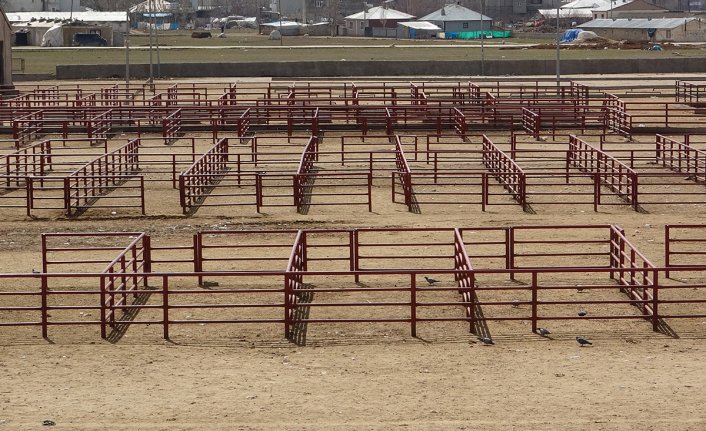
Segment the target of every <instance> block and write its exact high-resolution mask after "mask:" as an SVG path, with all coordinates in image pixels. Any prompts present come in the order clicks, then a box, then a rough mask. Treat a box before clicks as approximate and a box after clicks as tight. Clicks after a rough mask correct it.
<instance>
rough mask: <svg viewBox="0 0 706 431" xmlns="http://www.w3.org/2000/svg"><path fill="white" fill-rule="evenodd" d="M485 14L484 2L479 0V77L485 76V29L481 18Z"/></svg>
mask: <svg viewBox="0 0 706 431" xmlns="http://www.w3.org/2000/svg"><path fill="white" fill-rule="evenodd" d="M484 14H485V0H480V76H485V29H484V26H483V18H484V16H483V15H484Z"/></svg>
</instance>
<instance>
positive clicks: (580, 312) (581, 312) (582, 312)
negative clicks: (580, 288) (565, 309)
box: [578, 310, 588, 317]
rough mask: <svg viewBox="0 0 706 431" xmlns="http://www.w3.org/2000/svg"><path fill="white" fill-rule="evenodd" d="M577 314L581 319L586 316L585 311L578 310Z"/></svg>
mask: <svg viewBox="0 0 706 431" xmlns="http://www.w3.org/2000/svg"><path fill="white" fill-rule="evenodd" d="M578 314H579V316H581V317H583V316H585V315H587V314H588V311H586V310H579V313H578Z"/></svg>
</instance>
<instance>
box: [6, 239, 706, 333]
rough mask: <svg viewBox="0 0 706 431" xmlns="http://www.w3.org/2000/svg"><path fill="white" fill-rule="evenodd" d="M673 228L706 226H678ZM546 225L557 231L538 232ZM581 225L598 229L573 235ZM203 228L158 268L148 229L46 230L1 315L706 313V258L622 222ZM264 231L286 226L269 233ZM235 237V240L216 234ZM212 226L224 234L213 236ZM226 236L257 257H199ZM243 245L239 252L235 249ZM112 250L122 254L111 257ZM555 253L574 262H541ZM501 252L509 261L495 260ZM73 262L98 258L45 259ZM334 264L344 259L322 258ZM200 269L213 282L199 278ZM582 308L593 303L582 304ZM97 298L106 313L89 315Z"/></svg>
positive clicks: (17, 323) (237, 320)
mask: <svg viewBox="0 0 706 431" xmlns="http://www.w3.org/2000/svg"><path fill="white" fill-rule="evenodd" d="M677 228H684V229H687V230H688V229H694V228H698V229H703V226H693V225H690V226H682V227H679V226H670V227H669V229H677ZM542 230H546V231H547V232H553V233H554V235H551V236H546V235H541V234H540V235H529V234H530V233H532V232H533V231H534V232H537V231H540V233H541V231H542ZM577 231H582V232H584V234H588V235H589V236H585V235H583V236H578V237H576V236H572V235H575V234H577ZM601 232H603V233H602V234H601ZM202 234H203V235H197V237H195V239H194V244H195V245H194V250H195V252H194V254H193V262H194V263H195V264H196V267H197V268H199V269H201V271H200V272H188V271H187V272H161V273H153V272H151V266H152V264H153V263H154V262H156V261H157V260H158V259H153V257H152V255H153V252H154V251H155V249H153V247H152V245H151V241H150V237H149V236H147V235H145V234H141V233H103V234H91V233H85V234H81V233H79V234H46V235H45V236H44V237H43V256H44V259H43V261H44V264H43V271H42V272H41V273H38V274H1V275H0V297H2V299H3V301H2V302H1V303H2V305H0V311H2V316H3V317H2V320H0V327H21V326H38V327H40V328H41V330H42V334H43V336H45V337H48V336H49V331H48V330H49V328H50V327H54V326H59V325H61V326H66V325H72V326H96V325H97V326H100V328H101V336H103V337H106V338H111V337H112V336H113V333H114V332H115V331H118V330H120V329H119V328H118V327H119V326H122V327H127V326H132V325H148V324H150V325H151V324H154V325H159V326H160V327H162V329H163V335H164V337H165V338H169V337H170V330H171V329H172V328H173V327H175V326H179V325H183V324H195V323H201V324H214V323H230V324H245V323H248V324H259V325H264V324H274V325H278V326H279V325H281V326H280V327H282V328H283V329H284V335H285V337H287V338H289V339H295V340H296V339H301V338H302V334H301V333H302V332H306V327H307V326H308V325H310V324H342V323H367V324H370V323H401V324H405V325H408V326H409V328H410V331H411V333H412V335H414V336H416V335H417V332H418V328H417V326H418V324H420V323H422V324H426V323H432V322H454V321H455V322H459V323H463V324H465V325H469V327H470V328H471V331H474V332H478V327H479V326H478V325H487V323H490V322H494V321H518V322H527V323H529V327H528V329H531V330H533V331H536V330H537V328H538V326H539V324H540V323H541V322H546V321H558V320H573V321H575V322H577V323H576V324H579V325H580V323H578V322H583V321H591V320H607V319H612V320H628V319H630V320H643V321H646V322H648V323H649V324H650V326H651V327H652V329H653V330H662V328H663V327H664V325H665V322H664V320H665V319H697V318H698V319H703V318H704V317H706V297H705V296H704V292H705V291H706V284H704V283H703V280H704V278H705V277H706V267H705V266H698V265H691V266H681V265H671V266H666V267H663V268H660V267H656V266H655V265H653V264H652V263H651V262H650V261H649V260H648V258H647V257H645V256H644V255H643V254H642V253H641V252H640V251H639V250H638V249H637V248H636V247H635V246H634V245H633V244H632V243H631V242H630V240H629V239H628V238H627V237H626V236H625V234H624V232H623V231H622V229H620V228H619V227H617V226H610V225H596V226H515V227H508V228H488V227H479V228H474V227H466V228H457V229H449V228H442V229H353V230H321V231H318V230H300V231H282V232H277V231H267V232H265V231H262V232H261V231H249V232H247V231H238V232H224V231H211V232H203V233H202ZM269 235H272V236H273V238H278V239H275V241H274V242H272V241H269V242H270V244H269V245H268V244H266V243H267V242H268V241H267V237H268V236H269ZM283 235H284V236H283ZM526 235H529V236H526ZM525 236H526V238H525ZM230 237H233V238H237V239H238V240H237V241H235V242H233V241H226V242H223V241H221V240H223V239H226V240H227V239H228V238H230ZM285 237H287V238H290V242H289V244H286V243H284V242H283V241H282V238H285ZM666 237H667V238H669V239H670V244H671V245H672V251H671V253H672V254H674V253H676V250H674V248H675V244H676V242H681V239H676V238H674V237H673V236H671V235H670V233H669V232H668V233H666ZM119 238H121V239H119ZM246 238H250V240H249V241H252V242H249V243H248V242H247V241H246V240H245V239H246ZM581 238H583V239H581ZM110 239H112V241H113V242H112V243H111V242H105V241H108V240H110ZM206 239H208V240H209V241H214V242H215V243H216V244H217V245H207V244H204V241H205V240H206ZM292 240H293V242H291V241H292ZM96 241H99V242H96ZM100 241H104V242H100ZM242 241H245V242H242ZM62 242H63V245H62ZM116 242H117V244H116ZM90 244H93V245H90ZM96 244H98V245H96ZM273 244H274V245H278V247H280V248H281V249H282V253H278V252H275V254H274V255H273V254H272V253H270V254H269V256H268V257H269V258H270V259H277V260H278V261H280V262H281V265H282V266H281V269H277V268H276V267H275V268H273V267H272V263H271V262H272V261H268V262H264V261H262V260H260V259H259V258H256V257H255V256H254V255H253V254H252V252H247V250H248V248H253V247H254V250H261V251H265V252H266V251H267V250H268V249H269V246H271V245H273ZM180 247H182V246H171V247H163V248H162V250H163V252H164V253H167V252H169V250H170V249H174V250H175V249H177V248H180ZM182 248H183V247H182ZM186 249H187V250H188V249H189V247H187V248H186ZM219 249H220V250H221V251H220V256H223V257H225V258H226V260H227V261H232V262H239V261H248V262H250V263H253V264H255V265H259V266H260V269H235V270H223V271H212V270H208V269H205V268H203V265H204V263H205V262H207V261H211V262H216V263H218V262H223V259H222V258H218V257H217V256H219V254H216V255H214V257H210V258H208V259H209V260H206V259H204V256H205V255H206V251H207V250H211V251H213V252H215V251H217V250H219ZM237 249H240V250H242V251H243V254H239V253H235V254H233V253H230V254H229V253H227V251H229V250H237ZM287 249H288V250H289V251H287ZM275 250H276V249H275ZM469 250H471V251H472V252H473V253H472V254H469ZM81 253H83V254H82V255H80V256H79V255H78V254H81ZM97 253H103V254H101V255H98V254H97ZM110 253H113V257H112V258H106V257H105V256H108V255H110ZM278 254H281V256H278ZM332 254H333V256H334V257H333V258H332V257H331V255H332ZM287 256H288V257H287ZM556 258H561V259H563V260H565V261H567V262H568V264H566V265H561V266H557V265H546V264H542V263H541V262H552V261H555V260H556ZM493 261H496V262H499V263H500V265H494V264H489V262H493ZM407 262H411V264H408V263H407ZM474 262H476V263H474ZM521 262H526V263H524V264H523V263H521ZM533 262H536V263H538V264H536V263H534V264H533ZM572 263H573V264H572ZM223 264H224V263H221V265H223ZM67 265H68V266H69V267H72V268H76V269H78V270H79V271H80V270H81V269H82V268H86V267H87V266H90V265H93V266H98V267H101V266H102V268H103V270H102V271H95V272H83V271H80V272H76V273H70V272H66V271H64V272H63V273H56V272H50V271H49V268H53V267H55V266H56V267H58V266H63V267H66V266H67ZM263 266H266V267H267V268H268V269H267V270H262V267H263ZM331 267H334V268H337V269H335V270H331V269H326V268H331ZM667 271H668V272H671V273H672V276H674V275H675V274H676V275H678V274H686V273H688V274H690V275H691V276H694V275H696V276H697V278H690V279H689V280H681V281H679V282H675V281H672V280H671V279H669V278H668V277H664V276H663V275H664V274H665V272H667ZM432 278H435V280H432ZM204 279H207V280H208V282H209V285H208V286H206V285H204V286H203V287H198V286H199V284H204V283H205V281H204ZM508 279H515V280H517V281H521V283H508V282H507V280H508ZM216 281H217V282H216ZM577 291H578V292H580V293H581V294H580V295H577ZM578 309H585V310H588V311H587V312H586V313H581V314H579V315H577V313H576V310H578ZM94 310H95V311H98V316H99V319H95V318H91V317H90V316H88V317H87V316H86V315H84V313H85V312H87V311H94ZM196 310H199V311H198V313H197V312H196ZM232 311H238V313H236V314H233V313H232ZM78 312H80V313H78ZM77 313H78V315H77ZM187 314H195V316H188V317H187ZM491 329H492V328H491ZM123 330H124V329H123ZM109 331H110V332H109ZM303 338H305V337H303Z"/></svg>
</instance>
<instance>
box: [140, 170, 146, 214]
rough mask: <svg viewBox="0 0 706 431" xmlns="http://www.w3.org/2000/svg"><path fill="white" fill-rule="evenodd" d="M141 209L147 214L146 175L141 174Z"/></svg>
mask: <svg viewBox="0 0 706 431" xmlns="http://www.w3.org/2000/svg"><path fill="white" fill-rule="evenodd" d="M139 177H140V210H141V211H142V215H145V214H146V213H145V176H144V175H140V176H139Z"/></svg>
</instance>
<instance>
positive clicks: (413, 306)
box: [409, 274, 417, 338]
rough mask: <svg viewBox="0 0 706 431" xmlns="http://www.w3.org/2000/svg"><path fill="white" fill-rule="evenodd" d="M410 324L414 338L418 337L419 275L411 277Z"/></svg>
mask: <svg viewBox="0 0 706 431" xmlns="http://www.w3.org/2000/svg"><path fill="white" fill-rule="evenodd" d="M410 282H411V284H410V289H409V294H410V299H409V301H410V302H409V305H410V324H411V329H412V337H415V338H416V337H417V274H411V275H410Z"/></svg>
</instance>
